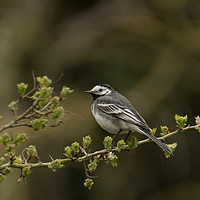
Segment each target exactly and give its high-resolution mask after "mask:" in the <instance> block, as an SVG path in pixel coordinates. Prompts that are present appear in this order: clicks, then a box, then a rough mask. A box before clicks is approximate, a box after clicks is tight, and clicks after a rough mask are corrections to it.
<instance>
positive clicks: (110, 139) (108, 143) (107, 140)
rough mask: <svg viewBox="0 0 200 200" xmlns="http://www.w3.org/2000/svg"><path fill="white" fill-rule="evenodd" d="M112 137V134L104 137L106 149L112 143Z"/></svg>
mask: <svg viewBox="0 0 200 200" xmlns="http://www.w3.org/2000/svg"><path fill="white" fill-rule="evenodd" d="M112 140H113V139H112V138H111V137H110V136H107V137H105V138H104V141H103V145H104V147H105V148H106V149H109V148H110V147H111V145H112Z"/></svg>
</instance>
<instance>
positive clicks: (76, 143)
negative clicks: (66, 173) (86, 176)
mask: <svg viewBox="0 0 200 200" xmlns="http://www.w3.org/2000/svg"><path fill="white" fill-rule="evenodd" d="M71 149H72V151H73V152H74V154H78V153H79V151H80V149H79V143H78V142H74V143H72V145H71Z"/></svg>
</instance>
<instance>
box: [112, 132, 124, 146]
mask: <svg viewBox="0 0 200 200" xmlns="http://www.w3.org/2000/svg"><path fill="white" fill-rule="evenodd" d="M121 132H122V129H120V130H119V131H118V132H117V134H115V135H114V136H113V137H112V140H113V142H112V145H111V148H113V145H114V143H115V141H116V137H117V136H118V135H119V134H120V133H121Z"/></svg>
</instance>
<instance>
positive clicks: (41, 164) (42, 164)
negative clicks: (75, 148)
mask: <svg viewBox="0 0 200 200" xmlns="http://www.w3.org/2000/svg"><path fill="white" fill-rule="evenodd" d="M197 127H200V124H198V125H194V126H187V127H185V128H183V129H181V131H182V132H183V131H186V130H190V129H195V128H197ZM179 131H180V130H175V131H173V132H170V133H168V134H167V135H164V136H162V137H158V139H160V140H163V139H166V138H168V137H171V136H173V135H175V134H177V133H178V132H179ZM148 142H152V141H151V140H149V139H145V140H141V141H139V142H138V145H141V144H145V143H148ZM126 148H128V145H126ZM109 152H119V149H118V148H116V147H114V148H112V149H109ZM106 153H108V150H107V149H102V150H98V151H95V152H93V153H88V154H87V153H86V154H85V153H84V154H85V155H84V156H80V157H78V158H76V159H71V158H65V159H59V162H60V163H61V164H64V163H67V162H72V161H74V162H83V163H84V162H85V161H86V160H89V159H90V158H92V157H93V156H96V155H99V154H101V155H102V154H106ZM51 164H52V162H39V163H24V164H23V163H22V164H17V163H10V162H8V163H6V164H3V165H1V166H0V170H3V169H5V168H7V167H11V168H24V167H31V168H40V167H48V166H49V165H51Z"/></svg>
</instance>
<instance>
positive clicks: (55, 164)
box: [48, 159, 64, 172]
mask: <svg viewBox="0 0 200 200" xmlns="http://www.w3.org/2000/svg"><path fill="white" fill-rule="evenodd" d="M62 167H64V165H63V164H62V163H61V161H60V160H59V159H56V160H53V161H52V162H51V164H50V165H48V168H49V169H51V170H52V171H53V172H55V171H56V170H57V169H59V168H62Z"/></svg>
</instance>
